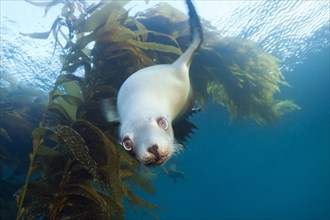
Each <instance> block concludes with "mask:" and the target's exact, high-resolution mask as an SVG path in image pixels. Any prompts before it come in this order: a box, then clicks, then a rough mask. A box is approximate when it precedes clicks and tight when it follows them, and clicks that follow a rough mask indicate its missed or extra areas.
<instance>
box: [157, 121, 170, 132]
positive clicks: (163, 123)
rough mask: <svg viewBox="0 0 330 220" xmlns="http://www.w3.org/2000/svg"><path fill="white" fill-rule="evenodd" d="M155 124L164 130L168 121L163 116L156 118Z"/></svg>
mask: <svg viewBox="0 0 330 220" xmlns="http://www.w3.org/2000/svg"><path fill="white" fill-rule="evenodd" d="M157 124H158V126H159V127H161V128H163V129H165V130H167V129H168V122H167V120H166V119H165V118H159V119H158V120H157Z"/></svg>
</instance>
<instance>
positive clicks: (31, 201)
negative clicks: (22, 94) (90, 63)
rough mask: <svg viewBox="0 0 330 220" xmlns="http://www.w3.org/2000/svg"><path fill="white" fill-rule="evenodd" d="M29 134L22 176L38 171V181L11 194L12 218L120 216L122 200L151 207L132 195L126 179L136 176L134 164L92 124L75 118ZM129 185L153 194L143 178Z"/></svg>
mask: <svg viewBox="0 0 330 220" xmlns="http://www.w3.org/2000/svg"><path fill="white" fill-rule="evenodd" d="M33 136H34V150H33V152H32V153H31V156H30V159H31V161H35V163H31V166H30V170H29V175H28V179H29V178H30V176H31V174H32V173H35V172H37V171H40V170H41V171H42V172H41V173H40V175H41V176H40V178H39V180H34V181H32V180H31V182H30V183H29V182H27V183H26V185H25V186H24V187H23V190H22V193H21V194H19V196H17V199H18V203H19V204H20V211H19V215H18V219H31V218H34V217H36V216H39V217H47V218H50V219H57V218H73V217H77V216H79V218H84V219H88V218H93V219H95V218H96V219H112V218H116V219H123V218H124V214H125V208H124V205H123V198H126V199H127V201H129V202H130V203H132V206H134V207H135V208H137V207H141V208H143V209H145V210H146V209H153V208H156V207H157V206H156V205H153V204H152V203H149V202H147V201H145V200H143V199H141V198H140V197H138V196H137V195H136V194H135V193H134V192H133V191H132V190H131V189H130V188H129V185H128V184H127V183H126V181H129V180H130V178H132V177H134V175H136V174H137V172H136V170H137V169H138V168H139V166H140V165H139V163H138V162H137V161H136V160H135V159H133V158H132V157H130V156H129V155H127V153H126V152H125V151H123V150H122V149H121V148H119V147H118V146H116V145H115V144H113V141H112V140H110V139H109V138H108V137H107V136H106V135H105V134H104V133H103V132H102V131H101V130H100V129H98V128H97V127H96V126H94V125H93V124H91V123H89V122H87V121H84V120H77V121H74V122H73V123H72V124H71V127H69V126H64V125H57V126H52V127H41V128H38V129H36V130H35V131H34V133H33ZM37 173H38V172H37ZM135 179H138V178H137V177H135ZM130 183H134V184H135V183H136V185H138V186H139V184H142V185H144V189H146V190H147V191H149V192H154V189H153V187H152V185H151V184H150V183H149V179H146V178H144V179H143V178H141V179H139V180H133V181H130ZM134 184H133V185H134ZM146 186H149V188H147V187H146ZM47 188H49V190H47ZM86 206H88V207H89V208H88V210H86Z"/></svg>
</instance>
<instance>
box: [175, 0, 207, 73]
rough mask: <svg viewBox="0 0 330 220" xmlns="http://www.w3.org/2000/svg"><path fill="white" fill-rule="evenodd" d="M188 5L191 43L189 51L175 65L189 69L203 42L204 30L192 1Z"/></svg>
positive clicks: (188, 1)
mask: <svg viewBox="0 0 330 220" xmlns="http://www.w3.org/2000/svg"><path fill="white" fill-rule="evenodd" d="M186 3H187V6H188V9H189V22H190V33H191V43H190V46H189V47H188V49H187V50H186V51H185V52H184V53H183V54H182V55H181V56H180V57H179V58H178V59H177V60H176V61H175V62H174V63H173V64H174V65H178V66H183V65H185V66H187V67H188V68H189V66H190V64H191V61H192V57H193V55H194V53H195V52H196V50H197V49H198V48H199V46H200V45H201V44H202V42H203V30H202V25H201V23H200V21H199V18H198V15H197V12H196V10H195V8H194V6H193V4H192V2H191V0H186Z"/></svg>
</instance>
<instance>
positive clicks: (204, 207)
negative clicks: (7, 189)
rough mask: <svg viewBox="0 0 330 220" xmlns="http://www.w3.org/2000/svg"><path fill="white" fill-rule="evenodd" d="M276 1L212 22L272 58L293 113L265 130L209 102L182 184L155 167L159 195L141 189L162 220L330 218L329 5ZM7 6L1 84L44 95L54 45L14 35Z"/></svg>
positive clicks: (16, 22)
mask: <svg viewBox="0 0 330 220" xmlns="http://www.w3.org/2000/svg"><path fill="white" fill-rule="evenodd" d="M5 2H6V1H5ZM282 2H283V3H282V4H280V3H276V1H264V2H258V1H246V2H245V3H242V4H240V5H238V6H237V7H236V8H234V9H232V13H233V14H232V15H231V16H229V15H228V16H227V17H221V15H219V16H220V17H217V19H216V20H213V23H214V24H216V25H217V26H219V27H218V28H219V30H222V31H223V32H224V33H226V34H227V35H230V36H240V37H244V38H247V39H253V40H255V41H257V42H258V43H259V45H260V46H263V47H264V48H265V49H266V50H267V51H269V52H271V53H273V54H275V55H277V56H279V57H280V58H281V59H282V60H283V63H282V65H283V66H282V68H283V73H284V75H285V77H286V80H287V81H288V82H289V84H290V85H291V86H292V87H283V88H281V90H282V92H281V94H279V95H278V97H281V98H285V99H291V100H294V101H295V102H296V103H297V104H298V105H299V106H300V107H301V110H298V111H295V112H293V113H289V114H287V115H285V116H284V117H283V118H282V119H281V120H280V121H279V122H278V123H276V124H274V125H269V126H259V125H256V124H255V123H254V122H252V121H245V122H237V121H235V122H234V123H232V124H230V122H229V115H228V113H227V111H226V109H224V108H220V107H218V106H216V105H213V104H212V103H210V104H209V105H208V106H207V108H206V109H204V110H203V111H202V112H201V113H199V114H197V115H195V116H194V117H193V118H192V120H193V121H194V122H195V123H196V125H197V126H198V128H199V130H198V131H197V132H196V134H195V135H194V136H193V137H192V139H191V140H190V141H189V143H188V144H187V146H186V148H185V150H184V152H182V153H181V154H180V155H179V157H178V160H179V162H178V164H177V169H178V170H182V171H184V172H185V174H186V176H187V179H186V180H182V179H178V180H177V181H176V182H173V181H172V179H170V178H169V177H168V176H166V175H165V174H163V173H162V172H161V170H156V171H157V172H158V177H157V178H156V179H155V182H154V183H155V186H156V189H157V193H156V194H155V195H149V194H145V193H143V192H141V195H142V197H143V198H145V199H147V200H150V201H151V202H154V203H156V204H158V205H159V206H161V208H160V209H159V210H155V211H154V212H155V214H157V215H158V216H159V217H160V218H161V219H265V220H268V219H283V220H284V219H306V220H307V219H310V220H318V219H329V218H330V216H329V205H330V204H329V188H330V183H329V177H330V171H329V123H330V122H329V115H330V110H329V75H330V69H329V68H330V67H329V65H330V64H329V40H330V39H329V33H330V30H329V13H330V9H329V3H328V1H317V2H318V3H317V4H314V6H315V7H314V6H313V2H314V1H305V2H303V1H301V2H298V1H282ZM315 2H316V1H315ZM315 2H314V3H315ZM6 3H7V5H2V7H1V10H2V11H1V12H2V16H3V17H2V18H1V22H2V23H1V83H0V86H1V87H6V88H7V87H11V85H10V84H12V85H16V84H21V83H22V82H25V84H27V85H29V86H31V85H32V86H34V87H38V88H41V89H42V90H44V91H47V90H49V89H50V88H51V85H52V82H54V79H55V78H56V76H57V73H58V71H59V62H58V61H56V60H55V59H54V60H55V61H52V62H51V63H50V62H49V61H50V60H51V59H52V55H51V54H52V52H53V51H52V50H53V43H54V42H45V41H42V42H41V41H38V40H31V39H26V38H22V36H20V35H19V34H18V33H19V30H20V29H19V28H22V29H24V23H20V20H22V18H21V17H20V16H23V15H21V14H20V13H28V12H27V11H28V10H26V11H24V12H22V11H20V12H19V13H18V12H16V13H15V10H14V9H15V8H16V5H15V7H14V6H13V5H10V4H9V3H8V2H6ZM222 3H223V2H222ZM1 4H3V3H1ZM17 4H18V3H17ZM199 4H200V3H199ZM203 4H204V3H203ZM206 4H207V3H205V5H206ZM210 4H211V3H210ZM212 4H215V3H214V2H213V3H212ZM244 4H247V5H244ZM304 4H311V5H312V6H313V7H312V6H310V5H307V6H305V9H306V8H307V9H309V10H307V9H306V11H304V13H302V14H301V15H300V14H299V15H298V14H297V13H298V12H297V11H299V10H297V11H295V10H294V9H295V8H298V6H299V7H300V6H301V9H302V8H303V6H304ZM4 6H6V7H7V9H10V10H9V11H10V13H11V16H10V13H9V12H8V11H7V12H6V13H4V11H3V10H5V9H3V8H4ZM197 6H198V4H196V7H197ZM197 9H198V8H197ZM300 11H301V10H300ZM289 12H292V14H291V15H290V16H288V14H286V13H289ZM38 13H39V14H40V15H42V14H43V11H42V10H41V11H39V12H38ZM201 13H202V12H201ZM282 13H284V15H282ZM326 13H327V14H326ZM3 14H5V15H3ZM229 14H230V13H229ZM205 16H206V14H205ZM280 16H282V17H280ZM261 21H264V22H261ZM31 22H32V21H29V24H28V25H30V26H31ZM271 22H274V23H271ZM221 25H223V26H221ZM276 25H278V27H282V29H281V28H279V29H275V28H273V27H275V26H276ZM14 26H15V27H16V28H18V29H13V27H14ZM32 26H33V25H32ZM242 26H243V27H245V28H242ZM41 27H43V29H42V28H41V29H42V30H45V27H47V25H46V26H41ZM269 27H272V28H273V29H267V28H269ZM304 27H305V28H304ZM46 29H47V28H46ZM35 73H38V74H35ZM0 198H1V196H0ZM127 210H128V211H127V218H128V219H141V213H138V214H135V213H133V211H132V210H131V209H130V207H129V206H128V207H127ZM149 218H151V217H150V216H147V215H146V216H145V219H149Z"/></svg>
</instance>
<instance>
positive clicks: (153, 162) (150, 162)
mask: <svg viewBox="0 0 330 220" xmlns="http://www.w3.org/2000/svg"><path fill="white" fill-rule="evenodd" d="M169 158H170V154H168V153H165V154H160V153H159V152H157V153H150V152H148V153H147V155H146V157H144V158H143V159H142V160H140V162H141V163H143V164H144V165H145V166H158V165H162V164H164V163H165V162H166V161H167V160H168V159H169Z"/></svg>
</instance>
